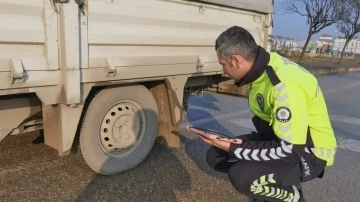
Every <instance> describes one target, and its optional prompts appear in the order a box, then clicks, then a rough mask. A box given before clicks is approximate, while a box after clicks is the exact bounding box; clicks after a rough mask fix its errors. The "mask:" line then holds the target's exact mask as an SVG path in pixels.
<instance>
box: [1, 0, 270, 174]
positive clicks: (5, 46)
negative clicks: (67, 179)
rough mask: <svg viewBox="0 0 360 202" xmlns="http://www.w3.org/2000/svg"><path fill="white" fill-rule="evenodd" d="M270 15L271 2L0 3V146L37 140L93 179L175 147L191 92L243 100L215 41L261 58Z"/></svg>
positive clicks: (54, 0) (92, 0)
mask: <svg viewBox="0 0 360 202" xmlns="http://www.w3.org/2000/svg"><path fill="white" fill-rule="evenodd" d="M273 13H274V2H273V0H31V1H29V0H16V1H14V0H0V141H1V140H2V139H3V138H5V137H6V136H7V135H19V134H26V133H29V132H32V131H42V132H43V134H44V144H46V145H48V146H50V147H52V148H53V149H55V150H57V151H58V155H60V156H64V155H69V154H72V153H74V154H75V155H76V156H77V157H78V158H79V162H83V163H84V165H86V166H88V167H89V168H90V169H92V170H93V171H94V172H97V173H99V174H102V175H112V174H115V173H119V172H123V171H126V170H129V169H131V168H134V167H135V166H137V165H138V164H140V163H141V162H142V161H143V160H144V159H145V158H146V157H147V155H148V154H149V152H150V150H151V148H152V147H153V145H154V142H155V141H156V139H161V141H162V142H163V143H165V144H166V145H167V146H169V147H178V146H179V144H180V139H179V137H178V136H177V135H175V134H174V132H173V131H177V130H179V129H178V128H179V125H180V123H181V122H182V121H183V120H184V118H185V116H186V110H187V99H188V97H189V96H191V95H192V92H197V91H199V90H205V91H206V90H207V91H212V92H215V93H226V94H229V95H235V96H244V97H246V88H244V87H242V88H238V87H237V86H235V85H234V84H233V82H234V81H232V80H231V79H230V78H229V77H227V76H226V75H224V72H223V70H222V66H221V65H220V64H219V63H218V60H217V55H216V51H215V49H214V47H215V40H216V38H217V37H218V35H219V34H221V32H223V31H225V30H226V29H228V28H229V27H231V26H235V25H237V26H241V27H244V28H246V29H247V30H249V31H250V32H251V33H252V35H253V36H254V38H255V40H256V42H257V43H258V44H259V45H260V46H262V47H264V48H266V49H267V50H270V38H271V32H272V24H273V21H272V15H273ZM19 147H21V145H19ZM1 152H3V151H2V149H1V148H0V153H1Z"/></svg>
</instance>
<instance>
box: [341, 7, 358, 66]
mask: <svg viewBox="0 0 360 202" xmlns="http://www.w3.org/2000/svg"><path fill="white" fill-rule="evenodd" d="M344 11H345V12H344V15H342V16H341V19H340V21H339V22H338V24H337V28H338V30H339V31H340V32H341V33H343V34H344V37H345V45H344V48H343V49H342V51H341V57H340V59H339V63H341V60H342V59H343V55H344V52H345V49H346V47H347V45H348V44H349V42H350V41H351V40H352V39H353V38H354V36H355V35H356V34H357V33H359V32H360V0H346V1H345V3H344Z"/></svg>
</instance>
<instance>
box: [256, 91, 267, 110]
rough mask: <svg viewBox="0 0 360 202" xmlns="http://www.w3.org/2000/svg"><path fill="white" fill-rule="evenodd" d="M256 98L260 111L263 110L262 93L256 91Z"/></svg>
mask: <svg viewBox="0 0 360 202" xmlns="http://www.w3.org/2000/svg"><path fill="white" fill-rule="evenodd" d="M256 100H257V103H258V105H259V107H260V109H261V111H264V108H265V103H264V96H263V95H262V94H260V93H258V94H257V95H256Z"/></svg>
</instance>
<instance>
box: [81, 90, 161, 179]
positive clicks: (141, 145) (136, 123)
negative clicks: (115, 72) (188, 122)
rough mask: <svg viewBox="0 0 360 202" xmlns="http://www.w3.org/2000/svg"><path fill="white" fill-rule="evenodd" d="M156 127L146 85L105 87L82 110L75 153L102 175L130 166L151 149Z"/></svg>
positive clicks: (152, 101)
mask: <svg viewBox="0 0 360 202" xmlns="http://www.w3.org/2000/svg"><path fill="white" fill-rule="evenodd" d="M158 127H159V113H158V108H157V104H156V101H155V99H154V97H153V95H152V94H151V92H150V91H149V90H148V89H147V88H146V87H144V86H142V85H135V86H125V87H109V88H105V89H104V90H102V91H100V92H99V93H98V94H97V95H96V96H95V97H94V99H93V100H92V101H91V103H90V104H89V107H88V109H87V111H86V112H85V116H84V118H83V123H82V126H81V130H80V138H79V141H80V144H79V148H78V149H79V151H78V156H79V157H80V158H81V160H82V161H83V162H85V163H86V165H87V166H89V167H90V168H91V169H92V170H93V171H95V172H97V173H99V174H102V175H113V174H116V173H120V172H123V171H126V170H129V169H132V168H134V167H135V166H137V165H138V164H140V163H141V162H142V161H143V160H144V159H145V158H146V157H147V155H148V154H149V152H150V151H151V149H152V147H153V145H154V142H155V139H156V136H157V134H158Z"/></svg>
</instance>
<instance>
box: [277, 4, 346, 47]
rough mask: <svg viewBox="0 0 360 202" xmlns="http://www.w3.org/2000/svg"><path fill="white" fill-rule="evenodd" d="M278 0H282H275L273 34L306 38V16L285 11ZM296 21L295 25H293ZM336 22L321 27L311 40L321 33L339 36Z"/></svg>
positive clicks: (307, 29)
mask: <svg viewBox="0 0 360 202" xmlns="http://www.w3.org/2000/svg"><path fill="white" fill-rule="evenodd" d="M279 2H282V0H275V14H274V27H273V35H280V36H284V37H290V38H295V39H296V40H298V41H303V40H306V38H307V33H308V31H309V25H307V24H306V17H304V16H301V15H299V14H297V13H295V14H288V13H285V12H284V11H283V10H282V9H281V7H280V4H279ZM295 23H296V25H295ZM335 30H336V24H333V25H331V26H329V27H326V28H324V29H322V30H321V31H320V32H319V33H317V34H315V35H313V37H312V38H311V40H313V41H316V40H318V39H319V37H320V35H322V34H329V35H331V36H339V35H341V33H336V32H335Z"/></svg>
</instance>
